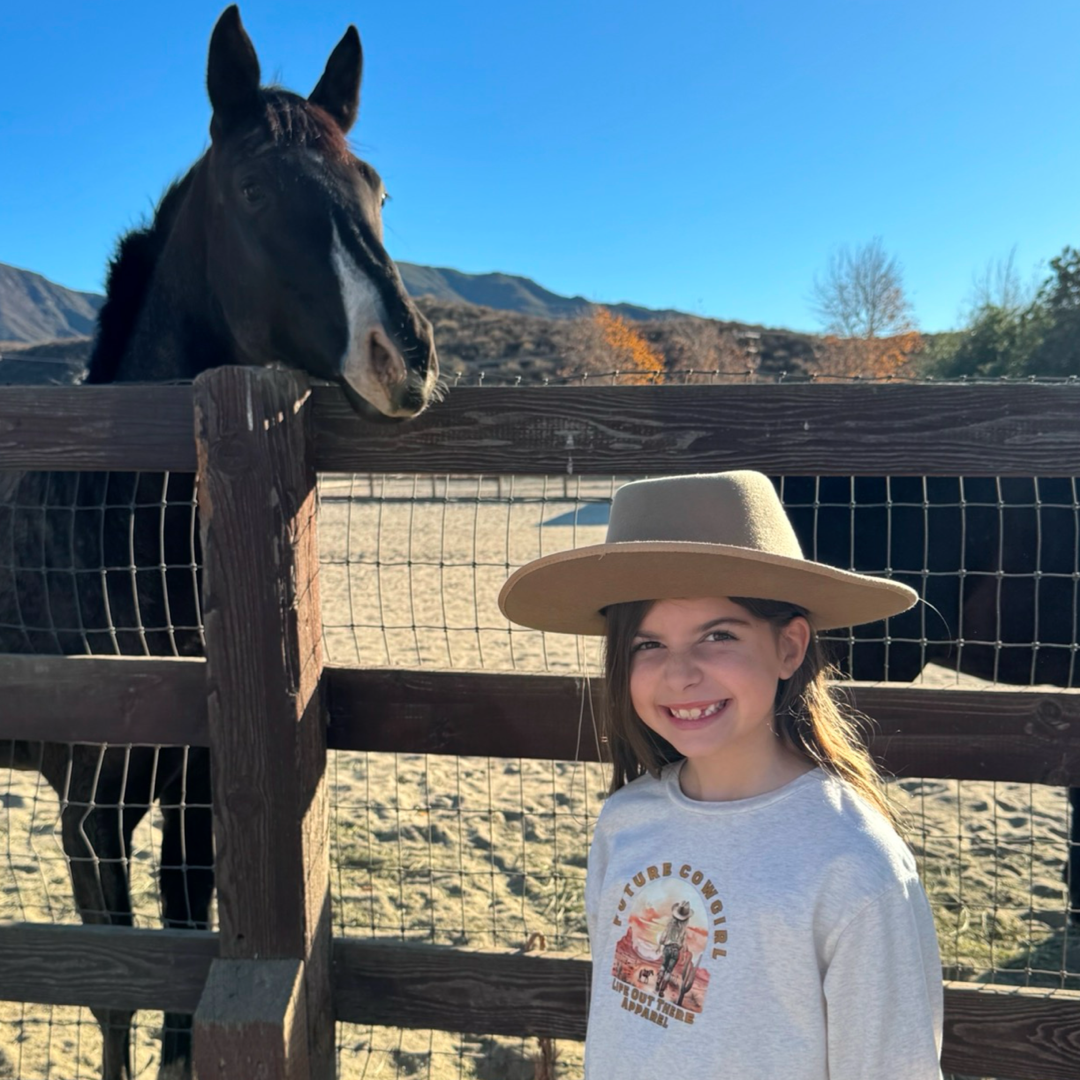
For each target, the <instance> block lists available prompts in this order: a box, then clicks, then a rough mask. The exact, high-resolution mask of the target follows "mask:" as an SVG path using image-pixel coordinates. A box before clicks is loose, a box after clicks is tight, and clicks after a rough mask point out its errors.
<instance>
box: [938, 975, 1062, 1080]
mask: <svg viewBox="0 0 1080 1080" xmlns="http://www.w3.org/2000/svg"><path fill="white" fill-rule="evenodd" d="M944 1034H945V1037H944V1045H943V1047H942V1053H941V1063H942V1066H943V1068H944V1069H945V1071H946V1072H949V1071H954V1072H960V1073H964V1074H965V1075H968V1076H999V1077H1009V1080H1076V1077H1077V1076H1080V991H1075V990H1033V989H1028V988H1025V987H1008V986H973V985H970V984H965V983H946V984H945V1032H944Z"/></svg>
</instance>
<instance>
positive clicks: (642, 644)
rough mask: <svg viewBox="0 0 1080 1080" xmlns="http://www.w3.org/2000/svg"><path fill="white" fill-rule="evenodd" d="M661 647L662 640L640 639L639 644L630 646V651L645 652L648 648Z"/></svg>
mask: <svg viewBox="0 0 1080 1080" xmlns="http://www.w3.org/2000/svg"><path fill="white" fill-rule="evenodd" d="M659 648H660V642H659V641H639V642H637V644H635V645H631V646H630V652H631V653H636V652H644V651H645V650H646V649H659Z"/></svg>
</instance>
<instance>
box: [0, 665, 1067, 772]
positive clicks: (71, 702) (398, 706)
mask: <svg viewBox="0 0 1080 1080" xmlns="http://www.w3.org/2000/svg"><path fill="white" fill-rule="evenodd" d="M323 677H324V682H325V690H326V697H327V702H328V707H329V713H330V729H329V732H328V741H329V746H330V748H331V749H335V750H371V751H384V752H394V753H414V754H448V755H453V756H468V755H476V756H480V757H511V758H538V759H540V760H559V761H599V760H601V759H602V756H601V747H600V746H599V744H598V743H597V737H596V735H595V730H596V728H594V724H596V725H598V717H599V709H600V701H601V680H599V679H592V680H586V679H582V678H580V677H572V676H563V675H531V674H496V673H484V672H473V673H456V672H431V671H410V670H403V669H396V668H395V669H389V670H372V669H352V668H327V669H325V672H324V676H323ZM837 685H838V686H839V688H840V690H841V691H842V693H843V696H844V697H845V698H846V699H847V700H848V701H849V702H850V703H851V705H852V706H853V707H854V708H855V709H856V710H858V711H859V712H860V713H863V714H865V715H866V716H868V717H872V718H873V720H872V723H871V725H870V727H869V738H868V744H869V746H870V750H871V752H872V753H873V755H874V757H875V758H876V759H877V761H878V764H879V765H880V766H881V767H882V768H883V769H884V770H885V771H887V772H888V773H891V774H892V775H894V776H897V777H922V778H926V779H939V780H980V779H985V778H986V777H989V776H992V777H994V778H995V779H997V780H1011V781H1020V782H1024V783H1035V784H1051V785H1056V786H1080V690H1056V691H1051V690H1045V689H1042V688H1033V689H1008V690H1006V689H990V690H960V689H950V688H936V687H935V688H931V687H922V686H918V685H909V684H906V683H852V682H843V683H839V684H837ZM140 694H146V695H147V697H146V698H145V699H144V701H148V702H150V706H149V707H146V708H145V711H144V712H141V713H140V711H139V710H136V709H134V708H133V703H134V702H135V701H136V700H137V698H138V695H140ZM205 695H206V669H205V664H204V662H203V661H200V660H158V659H151V660H144V659H126V658H125V659H121V658H112V657H94V658H84V657H39V656H0V699H2V700H3V701H4V702H5V705H6V707H5V710H4V715H3V716H2V717H0V739H21V740H30V741H35V742H38V741H49V742H82V743H93V742H112V743H120V744H127V743H148V744H163V745H191V746H199V745H206V744H207V741H208V727H207V719H206V696H205ZM0 765H3V759H2V757H0Z"/></svg>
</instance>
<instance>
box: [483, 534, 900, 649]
mask: <svg viewBox="0 0 1080 1080" xmlns="http://www.w3.org/2000/svg"><path fill="white" fill-rule="evenodd" d="M703 596H744V597H749V598H754V599H759V600H783V601H786V602H788V603H791V604H797V605H798V606H799V607H802V608H805V609H806V610H807V611H808V612H809V619H810V622H811V623H812V625H813V626H814V628H815V629H817V630H832V629H835V628H836V627H841V626H856V625H858V624H860V623H868V622H876V621H877V620H879V619H885V618H888V617H889V616H890V615H898V614H899V613H900V612H901V611H906V610H907V609H908V608H909V607H911V606H912V604H914V603H915V602H916V601H917V600H918V594H917V593H916V592H915V590H914V589H912V588H910V587H909V586H907V585H904V584H902V583H901V582H898V581H889V580H887V579H885V578H875V577H869V576H867V575H866V574H856V573H854V572H852V571H850V570H840V569H837V568H836V567H833V566H826V565H825V564H824V563H816V562H811V561H810V560H808V559H793V558H790V557H788V556H785V555H773V554H770V553H768V552H762V551H756V550H754V549H752V548H742V547H734V546H731V545H728V544H697V543H687V542H681V541H671V540H662V541H661V540H655V541H654V540H649V541H633V542H628V543H618V544H594V545H592V546H590V547H582V548H575V549H573V550H570V551H560V552H557V553H556V554H554V555H547V556H544V557H543V558H541V559H537V560H535V561H534V562H531V563H528V564H527V565H526V566H523V567H521V569H519V570H518V571H516V572H515V573H514V574H512V575H511V576H510V578H509V579H508V580H507V582H506V584H505V585H503V587H502V591H501V592H500V593H499V608H500V610H501V611H502V613H503V614H504V615H505V616H506V617H507V618H508V619H510V621H511V622H515V623H518V624H520V625H521V626H528V627H531V628H532V629H534V630H546V631H549V632H551V633H557V634H587V635H598V634H604V633H605V632H606V630H607V620H606V619H605V618H604V615H603V609H604V608H606V607H607V606H608V605H609V604H622V603H627V602H629V601H633V600H658V599H677V598H687V599H693V598H697V597H703Z"/></svg>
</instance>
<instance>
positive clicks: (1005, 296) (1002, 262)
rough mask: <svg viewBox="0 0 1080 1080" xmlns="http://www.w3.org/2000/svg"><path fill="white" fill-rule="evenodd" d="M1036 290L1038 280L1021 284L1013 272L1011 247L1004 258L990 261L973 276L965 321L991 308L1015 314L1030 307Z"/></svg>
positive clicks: (1015, 270)
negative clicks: (980, 271)
mask: <svg viewBox="0 0 1080 1080" xmlns="http://www.w3.org/2000/svg"><path fill="white" fill-rule="evenodd" d="M1038 291H1039V283H1038V281H1037V279H1034V278H1033V279H1032V280H1031V281H1029V282H1024V281H1021V279H1020V272H1019V271H1018V270H1017V269H1016V245H1015V244H1013V246H1012V247H1011V248H1010V249H1009V254H1008V257H1007V258H1004V259H990V260H988V261H987V263H986V266H985V267H984V268H983V270H982V273H979V274H974V275H972V279H971V292H970V293H969V294H968V311H967V316H966V317H967V320H968V321H969V322H971V321H973V320H974V319H975V318H977V317H978V316H979V314H980V313H982V312H985V311H986V310H988V309H990V308H999V309H1000V310H1001V311H1003V312H1006V313H1008V314H1009V315H1015V314H1017V313H1018V312H1020V311H1023V309H1024V308H1026V307H1030V306H1031V304H1032V303H1033V302H1034V300H1035V297H1036V294H1037V293H1038Z"/></svg>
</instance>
